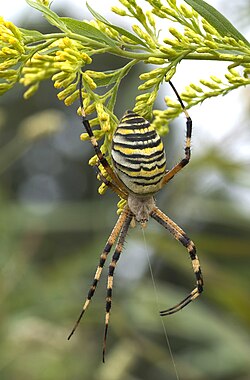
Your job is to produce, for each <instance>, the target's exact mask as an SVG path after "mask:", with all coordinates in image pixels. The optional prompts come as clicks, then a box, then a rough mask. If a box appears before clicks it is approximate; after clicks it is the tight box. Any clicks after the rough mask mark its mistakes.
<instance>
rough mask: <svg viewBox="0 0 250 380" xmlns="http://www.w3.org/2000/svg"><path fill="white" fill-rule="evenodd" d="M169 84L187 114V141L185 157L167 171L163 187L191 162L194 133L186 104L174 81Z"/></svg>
mask: <svg viewBox="0 0 250 380" xmlns="http://www.w3.org/2000/svg"><path fill="white" fill-rule="evenodd" d="M169 84H170V86H171V87H172V89H173V90H174V93H175V95H176V96H177V99H178V101H179V102H180V104H181V107H182V110H183V112H184V114H185V116H186V143H185V149H184V151H185V157H184V158H183V159H182V160H181V161H180V162H179V163H178V164H177V165H175V166H174V167H173V168H172V169H170V170H169V171H167V172H166V174H165V175H164V177H163V179H162V183H161V187H163V186H164V185H166V183H167V182H168V181H170V180H171V179H172V178H173V177H174V176H175V174H177V173H178V172H179V171H180V170H181V169H183V168H184V166H186V165H187V164H188V163H189V161H190V157H191V149H190V146H191V135H192V119H191V117H190V116H189V114H188V112H187V110H186V108H185V106H184V104H183V102H182V100H181V98H180V95H179V94H178V92H177V90H176V88H175V87H174V85H173V83H172V82H171V81H169Z"/></svg>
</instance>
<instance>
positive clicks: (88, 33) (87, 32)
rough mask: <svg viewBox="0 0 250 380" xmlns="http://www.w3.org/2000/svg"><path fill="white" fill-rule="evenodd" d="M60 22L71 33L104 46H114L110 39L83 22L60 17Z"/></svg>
mask: <svg viewBox="0 0 250 380" xmlns="http://www.w3.org/2000/svg"><path fill="white" fill-rule="evenodd" d="M60 20H61V21H62V22H63V23H64V24H65V25H66V26H67V29H68V30H70V31H71V32H72V33H76V34H79V35H81V36H84V37H87V38H90V39H92V40H95V41H98V42H104V43H105V44H106V45H108V46H111V47H115V46H116V44H115V42H114V41H113V40H112V39H111V38H110V37H108V36H107V35H106V34H105V33H103V32H102V31H101V30H99V29H97V28H95V27H94V26H93V25H90V24H88V23H87V22H85V21H79V20H75V19H73V18H70V17H60Z"/></svg>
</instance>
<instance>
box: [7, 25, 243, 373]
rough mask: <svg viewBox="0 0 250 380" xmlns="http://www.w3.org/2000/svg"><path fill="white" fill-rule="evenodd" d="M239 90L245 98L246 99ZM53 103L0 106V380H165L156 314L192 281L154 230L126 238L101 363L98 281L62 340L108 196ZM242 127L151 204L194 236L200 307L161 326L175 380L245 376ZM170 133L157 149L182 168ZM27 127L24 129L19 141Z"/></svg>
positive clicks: (183, 257) (50, 95)
mask: <svg viewBox="0 0 250 380" xmlns="http://www.w3.org/2000/svg"><path fill="white" fill-rule="evenodd" d="M41 28H42V26H41ZM117 59H118V58H117ZM96 64H98V62H97V63H96ZM102 64H105V62H102ZM111 64H112V65H114V67H116V66H119V61H116V60H115V59H114V58H113V60H112V62H107V67H110V65H111ZM96 69H98V67H96ZM131 81H133V78H131ZM131 91H132V90H131V88H130V87H129V83H128V81H126V82H125V83H124V84H123V87H122V88H121V91H120V93H119V97H120V98H119V99H118V100H119V104H120V106H118V108H117V112H118V114H122V112H123V110H124V109H126V108H130V104H129V101H130V99H133V98H134V95H135V94H132V93H131ZM248 91H249V90H248ZM242 94H243V95H242V96H244V98H245V99H249V96H248V92H247V90H245V93H242ZM244 94H245V95H244ZM218 101H219V99H218ZM247 106H248V112H249V104H248V105H247ZM60 107H61V105H60V104H59V101H57V100H56V94H55V90H54V89H53V88H52V86H48V85H47V86H46V85H44V86H42V87H41V90H40V92H39V94H36V95H35V96H34V97H33V98H32V99H31V100H30V101H29V102H26V101H24V100H22V99H21V95H20V93H19V92H18V91H17V90H15V91H10V92H9V93H8V94H7V95H6V96H5V97H4V98H2V99H1V104H0V134H1V152H0V158H1V160H0V170H1V185H0V204H1V213H0V235H1V236H0V241H1V252H0V263H1V265H0V267H1V276H0V282H1V283H0V286H1V329H0V334H1V344H0V378H1V380H14V379H15V380H16V379H19V380H33V379H38V380H54V379H60V380H66V379H74V380H78V379H79V380H80V379H85V378H86V379H90V380H92V379H93V380H97V379H98V380H99V379H101V380H107V379H108V380H118V379H123V380H139V379H143V380H148V379H150V380H151V379H152V378H155V379H157V380H162V379H169V380H172V379H173V380H174V379H176V376H175V373H174V368H173V364H172V362H171V357H170V353H169V350H168V347H167V343H166V339H165V336H164V331H163V328H162V324H161V321H160V317H159V316H158V310H159V309H161V308H166V307H168V306H171V305H172V304H175V303H176V302H178V300H180V299H182V297H183V295H184V294H185V293H188V291H189V290H190V289H191V287H192V285H193V274H192V269H191V266H190V263H189V260H188V258H187V254H186V252H185V250H184V249H183V248H182V247H181V246H180V245H179V244H178V243H177V242H176V241H174V240H173V239H172V238H171V237H170V235H168V234H167V233H166V232H165V231H164V230H163V229H161V227H160V226H158V225H156V224H155V223H153V222H151V223H149V226H148V229H147V230H146V247H147V248H146V249H145V247H144V242H143V235H142V233H141V231H140V229H134V230H131V231H130V234H129V236H128V238H127V246H126V250H125V251H124V254H123V256H122V257H121V260H120V262H119V265H118V268H117V273H116V277H115V289H114V299H113V300H114V301H113V307H112V315H111V324H110V331H109V336H108V348H107V357H106V364H105V365H103V364H102V362H101V350H102V336H103V325H104V313H105V286H106V284H105V283H106V279H105V274H104V275H103V280H102V281H101V283H100V286H99V288H98V291H97V292H96V295H95V297H94V299H93V303H92V305H91V307H90V308H89V310H88V312H87V313H86V315H85V316H84V319H83V321H82V323H81V325H80V326H79V328H78V330H77V332H76V334H75V335H74V337H73V338H72V340H71V341H70V342H68V341H67V335H68V333H69V332H70V330H71V328H72V325H73V323H74V321H75V318H76V316H77V314H78V312H79V308H80V306H81V302H82V301H83V299H84V297H85V295H86V293H87V291H88V287H89V285H90V282H91V280H92V274H93V273H94V270H95V267H96V264H97V261H98V257H99V254H100V253H101V251H102V248H103V246H104V243H105V241H106V239H107V236H108V234H109V233H110V230H111V229H112V227H113V225H114V222H115V219H116V205H115V204H116V199H115V196H114V195H113V194H110V193H109V192H107V194H106V195H105V197H102V198H101V199H100V197H98V195H97V186H98V184H97V183H96V179H95V175H94V173H92V170H91V168H89V167H88V165H87V161H88V157H89V156H90V155H91V154H92V151H91V148H90V147H89V145H88V143H87V142H86V143H83V142H80V141H79V135H80V133H81V131H82V129H81V123H80V120H79V119H78V117H77V116H76V115H75V112H74V109H72V108H71V109H67V110H65V109H63V111H62V109H61V108H60ZM48 116H49V117H50V119H49V120H48ZM206 117H208V116H206ZM34 118H35V119H34ZM34 120H35V125H34ZM248 120H249V115H248V114H246V115H245V117H244V118H243V116H242V119H241V120H239V122H238V124H237V125H235V129H234V130H233V131H232V130H231V131H229V132H228V136H227V137H226V138H225V139H224V141H223V144H221V143H218V144H216V143H215V144H214V145H213V146H212V147H211V146H210V147H207V146H206V141H203V146H204V149H203V152H202V153H199V154H198V155H197V154H196V153H195V154H193V157H192V161H191V163H190V166H189V167H188V168H187V169H186V170H184V171H183V172H182V173H181V174H180V175H179V176H177V178H176V179H175V180H174V181H173V182H172V183H170V184H169V185H168V187H167V188H166V189H165V191H162V192H161V193H160V194H159V196H158V204H159V206H160V207H161V208H162V209H163V210H164V211H166V212H167V213H168V215H169V216H170V217H171V218H173V219H174V220H175V221H176V222H177V223H179V224H180V225H182V227H183V228H184V229H185V230H186V231H187V233H188V234H190V237H192V239H193V240H194V241H195V243H196V245H197V248H198V254H199V257H200V259H201V264H202V268H203V272H204V279H205V292H204V295H202V297H201V298H200V299H199V300H198V301H197V302H195V303H193V304H191V305H189V307H187V308H186V309H184V310H183V311H182V312H180V313H177V314H175V315H174V316H171V317H169V318H165V319H163V322H164V324H165V326H166V329H167V333H168V337H169V340H170V344H171V347H172V351H173V355H174V360H175V363H176V366H177V370H178V372H179V376H180V379H185V380H189V379H190V380H191V379H192V380H196V379H197V380H208V379H209V380H211V379H219V380H230V379H233V380H247V379H249V376H250V363H249V356H250V349H249V326H250V315H249V306H250V305H249V290H248V289H249V269H248V268H249V261H250V260H249V247H250V220H249V190H250V179H249V154H248V155H247V156H246V157H245V156H244V155H241V154H239V153H240V151H237V149H235V147H237V146H240V142H241V141H242V139H243V140H244V143H245V144H246V143H247V142H249V129H248V127H249V121H248ZM178 122H179V121H178ZM38 123H42V125H44V126H45V127H46V126H48V127H50V129H49V130H47V134H43V135H42V134H40V135H37V134H36V133H35V131H36V127H37V124H38ZM180 123H182V124H181V125H180V127H182V131H183V136H184V127H185V126H184V125H183V120H180ZM52 126H54V128H53V129H51V127H52ZM239 126H240V127H239ZM174 130H175V125H172V128H171V133H170V134H169V135H168V136H167V138H166V150H167V153H168V157H169V158H170V157H171V158H172V159H173V160H176V161H177V160H178V158H179V152H180V155H181V151H179V146H180V145H181V144H182V143H181V142H180V141H179V138H177V137H176V136H175V133H174ZM24 131H26V132H27V131H33V134H30V133H28V136H29V138H27V133H25V132H24ZM56 131H57V132H56ZM215 131H216V130H215ZM196 133H197V130H196ZM215 133H216V132H215ZM177 140H178V141H177ZM181 141H183V140H181ZM177 145H178V150H176V149H175V148H176V146H177ZM177 151H178V153H177ZM83 168H84V170H83ZM99 215H100V216H101V217H97V216H99ZM145 250H147V251H148V254H149V257H150V261H151V265H152V269H153V273H154V276H155V281H156V287H157V297H158V300H157V299H156V296H155V292H154V288H153V284H152V280H151V278H150V271H149V269H148V266H147V256H146V254H145Z"/></svg>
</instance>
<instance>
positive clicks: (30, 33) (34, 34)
mask: <svg viewBox="0 0 250 380" xmlns="http://www.w3.org/2000/svg"><path fill="white" fill-rule="evenodd" d="M19 30H20V32H21V33H22V35H23V36H24V38H25V39H27V40H30V39H32V38H33V39H37V38H39V39H41V38H42V37H43V34H42V33H40V32H38V31H37V30H28V29H23V28H19Z"/></svg>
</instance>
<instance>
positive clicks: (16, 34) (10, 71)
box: [0, 17, 25, 94]
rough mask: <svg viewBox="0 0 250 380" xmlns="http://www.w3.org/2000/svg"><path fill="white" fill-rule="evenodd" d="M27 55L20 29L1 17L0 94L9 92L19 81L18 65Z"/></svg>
mask: <svg viewBox="0 0 250 380" xmlns="http://www.w3.org/2000/svg"><path fill="white" fill-rule="evenodd" d="M24 54H25V46H24V43H23V39H22V35H21V32H20V31H19V29H18V28H17V27H16V26H15V25H14V24H13V23H12V22H10V21H5V20H4V19H3V18H2V17H0V94H3V93H4V92H6V91H8V90H9V89H10V88H11V87H13V85H14V84H15V83H16V81H17V80H18V71H17V69H16V66H17V64H18V63H19V61H20V60H22V58H23V55H24Z"/></svg>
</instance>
